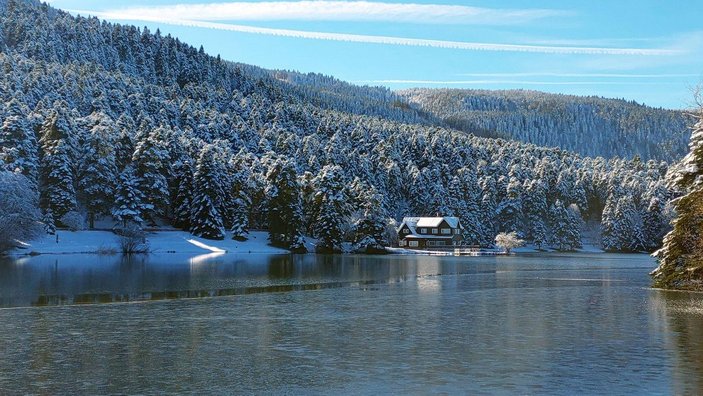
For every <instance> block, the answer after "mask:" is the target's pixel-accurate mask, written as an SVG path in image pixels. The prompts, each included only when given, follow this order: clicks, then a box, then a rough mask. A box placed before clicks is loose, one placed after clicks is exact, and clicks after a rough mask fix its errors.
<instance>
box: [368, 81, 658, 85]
mask: <svg viewBox="0 0 703 396" xmlns="http://www.w3.org/2000/svg"><path fill="white" fill-rule="evenodd" d="M355 83H357V84H414V85H665V84H669V83H667V82H635V81H523V80H361V81H355Z"/></svg>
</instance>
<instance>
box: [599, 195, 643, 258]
mask: <svg viewBox="0 0 703 396" xmlns="http://www.w3.org/2000/svg"><path fill="white" fill-rule="evenodd" d="M605 229H606V230H607V231H608V234H607V238H606V237H605V236H604V239H603V248H604V249H605V250H607V251H614V252H636V251H640V250H643V249H644V243H643V240H644V237H643V235H642V220H641V218H640V215H639V212H638V211H637V209H636V207H635V203H634V200H633V198H632V196H631V195H629V194H626V195H623V196H622V197H620V198H619V199H618V202H617V205H616V206H615V210H614V211H613V212H612V213H610V214H609V219H608V225H607V227H606V228H605Z"/></svg>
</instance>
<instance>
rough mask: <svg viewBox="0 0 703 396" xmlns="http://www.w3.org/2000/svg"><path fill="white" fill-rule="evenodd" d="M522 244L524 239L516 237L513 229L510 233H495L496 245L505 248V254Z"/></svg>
mask: <svg viewBox="0 0 703 396" xmlns="http://www.w3.org/2000/svg"><path fill="white" fill-rule="evenodd" d="M524 245H525V241H524V240H522V239H520V238H518V236H517V233H516V232H515V231H513V232H511V233H505V232H501V233H500V234H498V235H496V246H498V247H500V248H502V249H503V250H505V252H506V253H507V254H510V251H511V250H513V249H515V248H517V247H520V246H524Z"/></svg>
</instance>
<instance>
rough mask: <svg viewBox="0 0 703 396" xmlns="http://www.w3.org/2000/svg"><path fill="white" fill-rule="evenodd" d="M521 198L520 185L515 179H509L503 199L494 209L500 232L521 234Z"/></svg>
mask: <svg viewBox="0 0 703 396" xmlns="http://www.w3.org/2000/svg"><path fill="white" fill-rule="evenodd" d="M522 196H523V189H522V184H521V183H520V181H519V180H517V178H515V177H512V178H510V181H509V182H508V185H507V187H506V194H505V198H504V199H503V201H502V202H501V203H500V204H499V205H498V208H496V212H497V213H498V224H499V226H498V229H499V230H500V231H506V232H513V231H515V232H519V233H522V207H523V203H522Z"/></svg>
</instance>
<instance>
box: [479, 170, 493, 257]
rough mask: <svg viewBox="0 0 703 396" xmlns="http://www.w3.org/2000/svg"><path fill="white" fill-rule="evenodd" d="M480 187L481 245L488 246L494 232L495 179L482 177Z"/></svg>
mask: <svg viewBox="0 0 703 396" xmlns="http://www.w3.org/2000/svg"><path fill="white" fill-rule="evenodd" d="M479 185H480V186H481V189H482V196H481V212H480V213H481V225H482V227H481V228H482V229H483V235H482V236H481V246H490V245H492V244H493V242H494V238H495V233H496V228H497V227H496V202H495V197H496V195H497V191H496V186H495V180H494V179H493V178H492V177H483V178H481V179H480V180H479Z"/></svg>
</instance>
